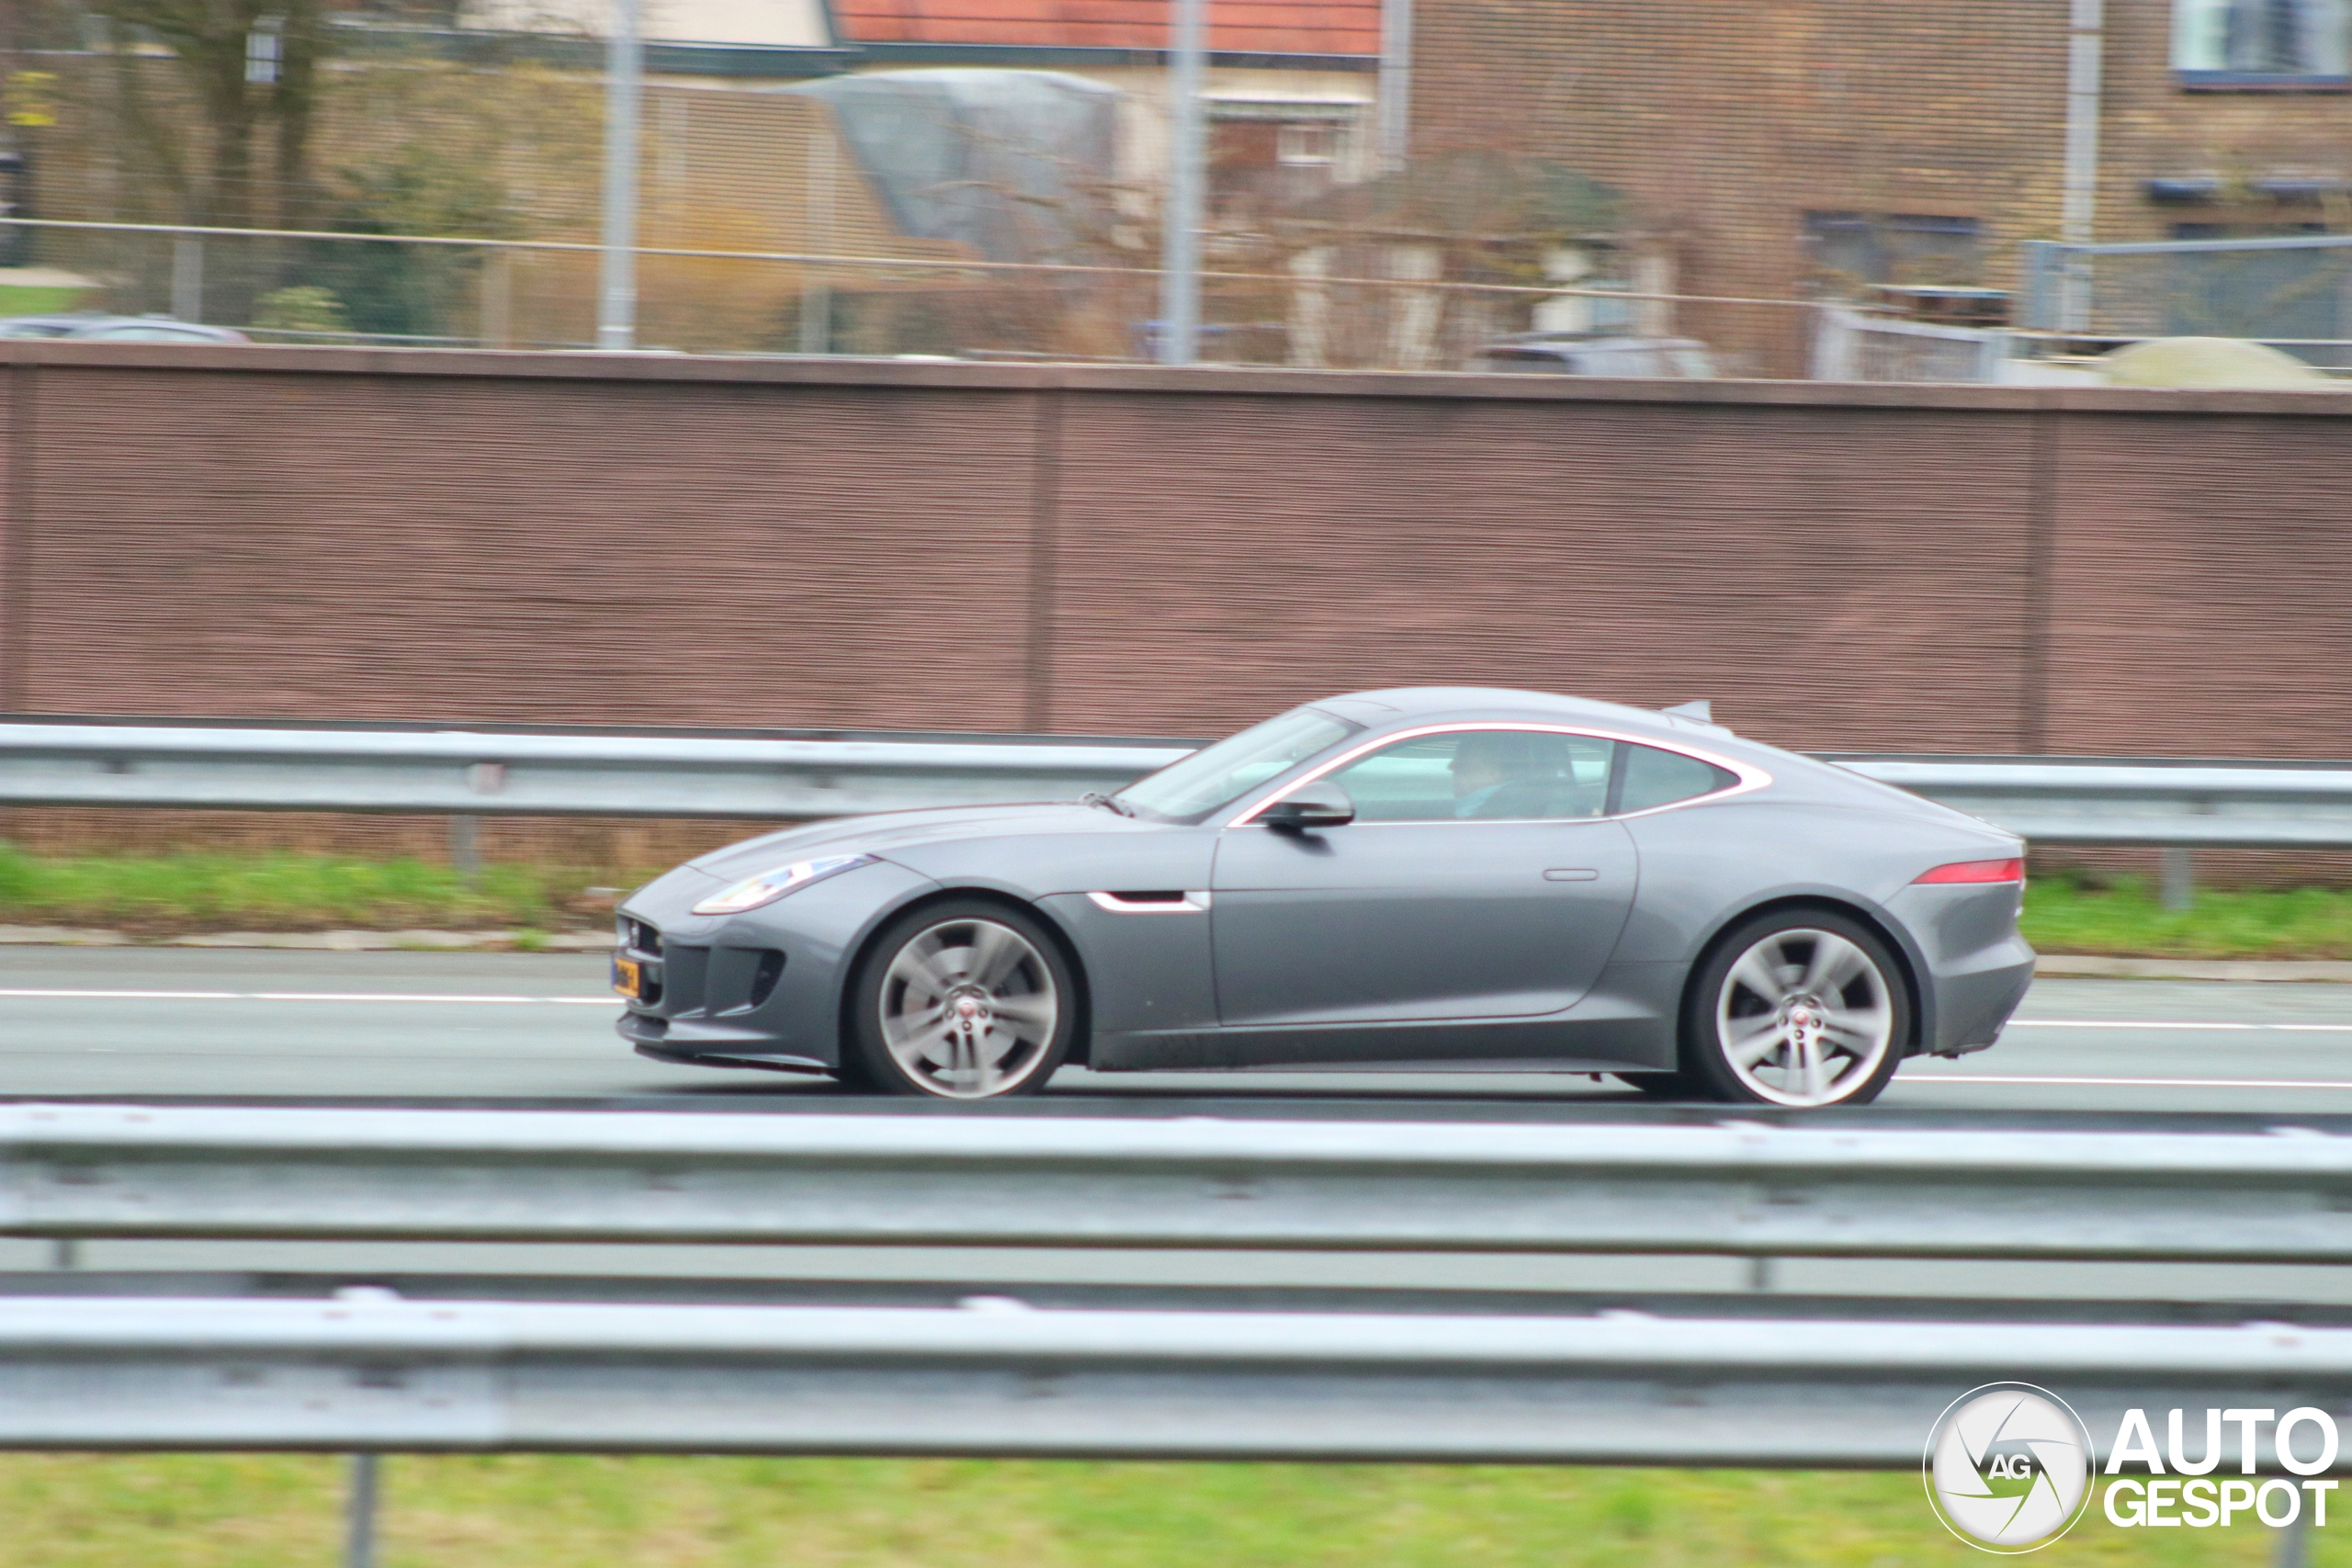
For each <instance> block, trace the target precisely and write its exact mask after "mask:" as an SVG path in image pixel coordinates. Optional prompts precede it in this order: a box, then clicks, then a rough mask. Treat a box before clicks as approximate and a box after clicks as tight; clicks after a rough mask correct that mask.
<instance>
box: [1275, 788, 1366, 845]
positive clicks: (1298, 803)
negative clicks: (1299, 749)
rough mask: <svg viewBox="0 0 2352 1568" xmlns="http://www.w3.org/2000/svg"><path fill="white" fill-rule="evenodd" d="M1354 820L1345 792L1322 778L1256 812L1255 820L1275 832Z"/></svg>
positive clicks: (1353, 806)
mask: <svg viewBox="0 0 2352 1568" xmlns="http://www.w3.org/2000/svg"><path fill="white" fill-rule="evenodd" d="M1355 819H1356V803H1355V802H1354V801H1352V800H1350V799H1349V798H1348V792H1347V791H1346V790H1343V789H1341V788H1340V786H1339V785H1338V784H1331V783H1329V782H1328V781H1324V780H1317V782H1316V783H1314V784H1301V785H1300V786H1299V787H1298V788H1296V789H1295V790H1293V791H1291V792H1290V794H1288V795H1284V796H1283V798H1282V799H1280V800H1278V801H1276V802H1274V803H1273V804H1272V806H1269V807H1266V809H1265V810H1263V811H1261V812H1260V813H1259V814H1258V820H1259V821H1261V822H1263V823H1264V824H1265V825H1266V826H1267V827H1269V828H1272V829H1273V830H1274V831H1275V832H1277V833H1305V832H1309V831H1311V830H1313V829H1317V828H1344V827H1346V826H1347V825H1348V824H1349V823H1351V822H1352V821H1354V820H1355Z"/></svg>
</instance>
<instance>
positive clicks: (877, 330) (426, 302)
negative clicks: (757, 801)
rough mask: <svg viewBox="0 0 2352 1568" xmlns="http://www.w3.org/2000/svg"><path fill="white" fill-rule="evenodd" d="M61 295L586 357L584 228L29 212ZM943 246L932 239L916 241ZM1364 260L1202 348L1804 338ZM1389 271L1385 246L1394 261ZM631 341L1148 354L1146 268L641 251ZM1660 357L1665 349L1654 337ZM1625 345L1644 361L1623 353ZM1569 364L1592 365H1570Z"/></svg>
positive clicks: (1272, 353)
mask: <svg viewBox="0 0 2352 1568" xmlns="http://www.w3.org/2000/svg"><path fill="white" fill-rule="evenodd" d="M12 228H13V229H17V230H20V231H27V232H28V233H29V234H30V236H31V238H30V240H29V242H28V243H27V245H26V248H27V249H28V251H29V253H30V254H31V256H32V258H33V259H34V260H35V262H36V263H37V264H38V265H40V266H42V267H43V268H45V269H48V270H51V271H55V272H59V273H63V274H68V275H71V276H74V277H75V278H78V279H80V280H82V281H83V282H84V283H85V284H86V287H85V288H83V289H81V290H80V291H79V293H78V295H77V299H76V301H75V303H76V304H77V305H78V306H80V307H81V308H84V309H89V310H105V311H109V312H118V313H121V314H126V315H138V314H150V313H152V314H157V315H168V316H172V317H175V318H177V319H179V320H181V321H201V322H205V323H208V324H211V325H215V326H226V327H232V328H235V329H238V330H240V331H243V332H244V333H247V334H248V335H250V336H253V337H254V338H256V339H259V340H261V341H265V342H277V343H310V344H334V343H344V344H356V343H379V344H410V345H421V346H441V347H468V348H473V347H482V348H538V349H564V348H587V347H591V346H593V345H594V341H595V332H594V324H595V297H594V295H595V283H596V269H597V250H596V247H595V246H594V244H592V243H587V242H584V241H550V240H493V239H486V238H465V237H449V236H435V235H381V234H374V235H370V234H346V233H334V232H329V231H309V232H288V231H262V230H223V229H217V228H194V227H175V226H141V225H130V224H108V223H90V222H73V221H66V220H23V221H21V222H19V223H16V224H8V223H5V222H0V231H5V230H8V229H12ZM944 249H946V247H934V251H935V252H936V251H939V250H944ZM1366 249H1367V250H1368V251H1373V252H1374V253H1375V254H1367V255H1363V256H1360V257H1351V256H1349V255H1347V254H1342V253H1338V252H1336V251H1334V250H1331V249H1323V250H1318V251H1310V252H1306V253H1302V254H1298V255H1295V256H1294V257H1292V258H1291V260H1290V265H1288V266H1287V267H1286V268H1285V269H1284V270H1283V271H1280V272H1258V271H1250V270H1244V269H1240V268H1232V267H1220V268H1213V269H1211V270H1210V271H1208V272H1207V273H1206V274H1205V275H1204V319H1205V327H1204V339H1203V357H1204V359H1208V360H1212V361H1218V362H1225V363H1233V364H1244V365H1273V366H1295V367H1320V368H1371V369H1399V370H1478V369H1485V370H1516V371H1531V372H1536V373H1544V372H1550V373H1556V374H1577V373H1587V374H1593V373H1598V374H1611V373H1613V374H1621V375H1622V374H1636V375H1639V374H1647V375H1661V376H1689V375H1699V374H1707V373H1713V374H1721V375H1754V374H1760V373H1765V372H1766V359H1765V355H1763V354H1761V353H1758V351H1756V350H1755V349H1754V348H1752V347H1749V348H1740V347H1733V348H1729V349H1725V348H1722V347H1720V346H1716V345H1718V344H1724V343H1729V344H1751V345H1752V344H1757V343H1758V342H1767V343H1770V344H1773V345H1774V347H1775V348H1776V349H1777V348H1779V347H1780V346H1781V340H1783V339H1785V340H1786V341H1787V344H1789V345H1791V346H1792V348H1794V347H1797V346H1801V345H1802V344H1803V343H1804V334H1805V332H1806V318H1807V317H1808V316H1809V314H1810V307H1806V306H1803V305H1794V304H1790V303H1785V302H1782V301H1777V300H1756V299H1717V298H1712V297H1705V296H1684V295H1671V294H1647V293H1635V292H1633V291H1630V290H1626V289H1623V288H1575V287H1556V288H1547V287H1542V286H1530V285H1520V284H1502V283H1474V282H1464V281H1455V280H1450V279H1444V278H1439V277H1433V276H1411V274H1413V273H1414V272H1415V271H1417V270H1425V269H1417V268H1414V267H1412V266H1409V265H1407V266H1393V265H1392V266H1391V267H1390V268H1389V269H1388V270H1391V271H1401V272H1405V273H1407V274H1408V276H1359V275H1356V274H1353V273H1349V272H1343V271H1340V270H1339V267H1340V265H1345V264H1346V263H1347V262H1348V261H1350V260H1360V261H1363V262H1364V263H1365V264H1366V265H1371V266H1378V265H1380V264H1381V262H1382V260H1383V258H1382V256H1380V255H1379V254H1376V249H1377V248H1375V247H1367V248H1366ZM1391 259H1392V260H1393V258H1391ZM638 273H639V311H638V342H639V346H640V347H642V348H646V349H655V350H671V351H676V352H684V353H704V354H788V353H814V354H855V355H950V356H955V357H959V358H983V359H985V358H1009V359H1020V358H1041V359H1042V358H1053V359H1065V360H1067V359H1103V360H1148V359H1150V358H1151V357H1152V356H1153V351H1154V348H1155V346H1156V345H1155V342H1154V339H1155V335H1156V332H1157V314H1158V308H1159V273H1158V271H1157V270H1155V269H1153V268H1150V267H1147V266H1142V265H1134V266H1119V265H1086V264H1057V263H1023V262H988V261H982V260H979V259H978V258H976V257H972V256H968V255H965V256H946V255H943V256H941V258H940V259H938V260H929V261H926V260H918V259H915V258H913V257H910V256H908V255H905V254H899V255H889V254H884V255H854V254H816V253H807V252H790V251H720V250H698V249H690V248H685V247H676V246H659V245H653V246H646V247H642V248H641V249H640V250H639V262H638ZM1675 348H1679V349H1681V350H1683V351H1684V352H1681V353H1679V354H1678V353H1675V352H1670V350H1672V349H1675ZM1628 355H1647V356H1648V357H1647V358H1646V359H1636V358H1631V357H1628ZM1579 359H1583V360H1589V361H1591V363H1589V364H1580V363H1578V361H1579Z"/></svg>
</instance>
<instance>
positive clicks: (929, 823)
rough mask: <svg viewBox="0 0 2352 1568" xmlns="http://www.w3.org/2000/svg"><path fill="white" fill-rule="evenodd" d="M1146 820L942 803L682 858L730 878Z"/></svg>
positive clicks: (1123, 827) (1058, 806) (1070, 809)
mask: <svg viewBox="0 0 2352 1568" xmlns="http://www.w3.org/2000/svg"><path fill="white" fill-rule="evenodd" d="M1148 826H1149V825H1148V824H1146V823H1143V822H1138V821H1136V820H1135V819H1134V818H1128V817H1122V816H1120V815H1119V814H1118V813H1117V812H1115V811H1109V810H1105V809H1104V808H1103V807H1099V806H1080V805H1078V804H1077V803H1075V802H1072V801H1059V802H1053V803H1048V804H1043V805H1023V806H944V807H933V808H932V809H929V810H924V811H889V812H884V813H881V814H879V815H876V816H873V817H841V818H833V819H832V820H831V821H827V822H812V823H810V824H809V825H808V826H807V827H803V828H787V829H785V830H784V831H783V832H781V833H768V834H763V836H761V837H759V838H756V839H746V840H743V841H742V842H741V843H740V844H729V845H728V846H727V847H726V848H725V849H723V850H713V851H711V852H709V853H708V854H707V855H702V856H699V857H697V858H696V859H695V860H692V861H689V862H688V864H689V865H691V866H693V867H694V868H695V870H697V871H704V872H708V873H711V874H714V875H718V876H721V877H726V878H729V879H730V880H732V879H734V878H737V877H743V876H751V875H754V874H758V873H760V872H763V871H765V870H767V869H769V868H770V867H772V866H777V865H784V864H788V863H791V862H792V861H795V860H799V859H806V858H810V857H813V856H817V855H821V854H828V853H833V854H850V853H856V852H865V853H869V854H888V852H890V851H891V850H893V849H900V848H905V847H909V846H911V845H917V844H936V843H941V842H944V841H947V840H956V839H1001V838H1010V837H1014V836H1018V835H1021V834H1024V833H1055V834H1068V833H1088V832H1093V833H1117V832H1129V831H1133V830H1135V829H1141V828H1146V827H1148Z"/></svg>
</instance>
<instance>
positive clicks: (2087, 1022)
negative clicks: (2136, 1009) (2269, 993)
mask: <svg viewBox="0 0 2352 1568" xmlns="http://www.w3.org/2000/svg"><path fill="white" fill-rule="evenodd" d="M2008 1026H2009V1027H2010V1028H2011V1029H2203V1030H2276V1031H2278V1032H2282V1033H2288V1034H2352V1023H2238V1022H2222V1021H2209V1022H2199V1023H2184V1022H2181V1021H2177V1020H2169V1019H2168V1020H2165V1021H2157V1020H2155V1019H2147V1018H2013V1019H2011V1020H2009V1025H2008Z"/></svg>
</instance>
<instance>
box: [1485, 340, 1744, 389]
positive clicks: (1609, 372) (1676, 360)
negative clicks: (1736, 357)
mask: <svg viewBox="0 0 2352 1568" xmlns="http://www.w3.org/2000/svg"><path fill="white" fill-rule="evenodd" d="M1470 368H1471V369H1473V370H1487V371H1502V372H1512V373H1517V374H1521V375H1536V376H1648V377H1666V378H1673V379H1678V380H1704V379H1709V378H1713V376H1714V374H1715V362H1714V359H1713V355H1709V354H1708V352H1707V345H1706V344H1703V343H1701V342H1700V341H1699V340H1698V339H1696V338H1687V337H1594V336H1590V335H1588V334H1583V333H1513V334H1512V335H1511V336H1510V337H1505V338H1497V339H1496V340H1495V341H1494V342H1492V343H1490V344H1487V345H1486V346H1485V347H1483V348H1481V349H1480V350H1478V353H1477V355H1476V357H1475V358H1474V359H1473V360H1472V361H1471V364H1470Z"/></svg>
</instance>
